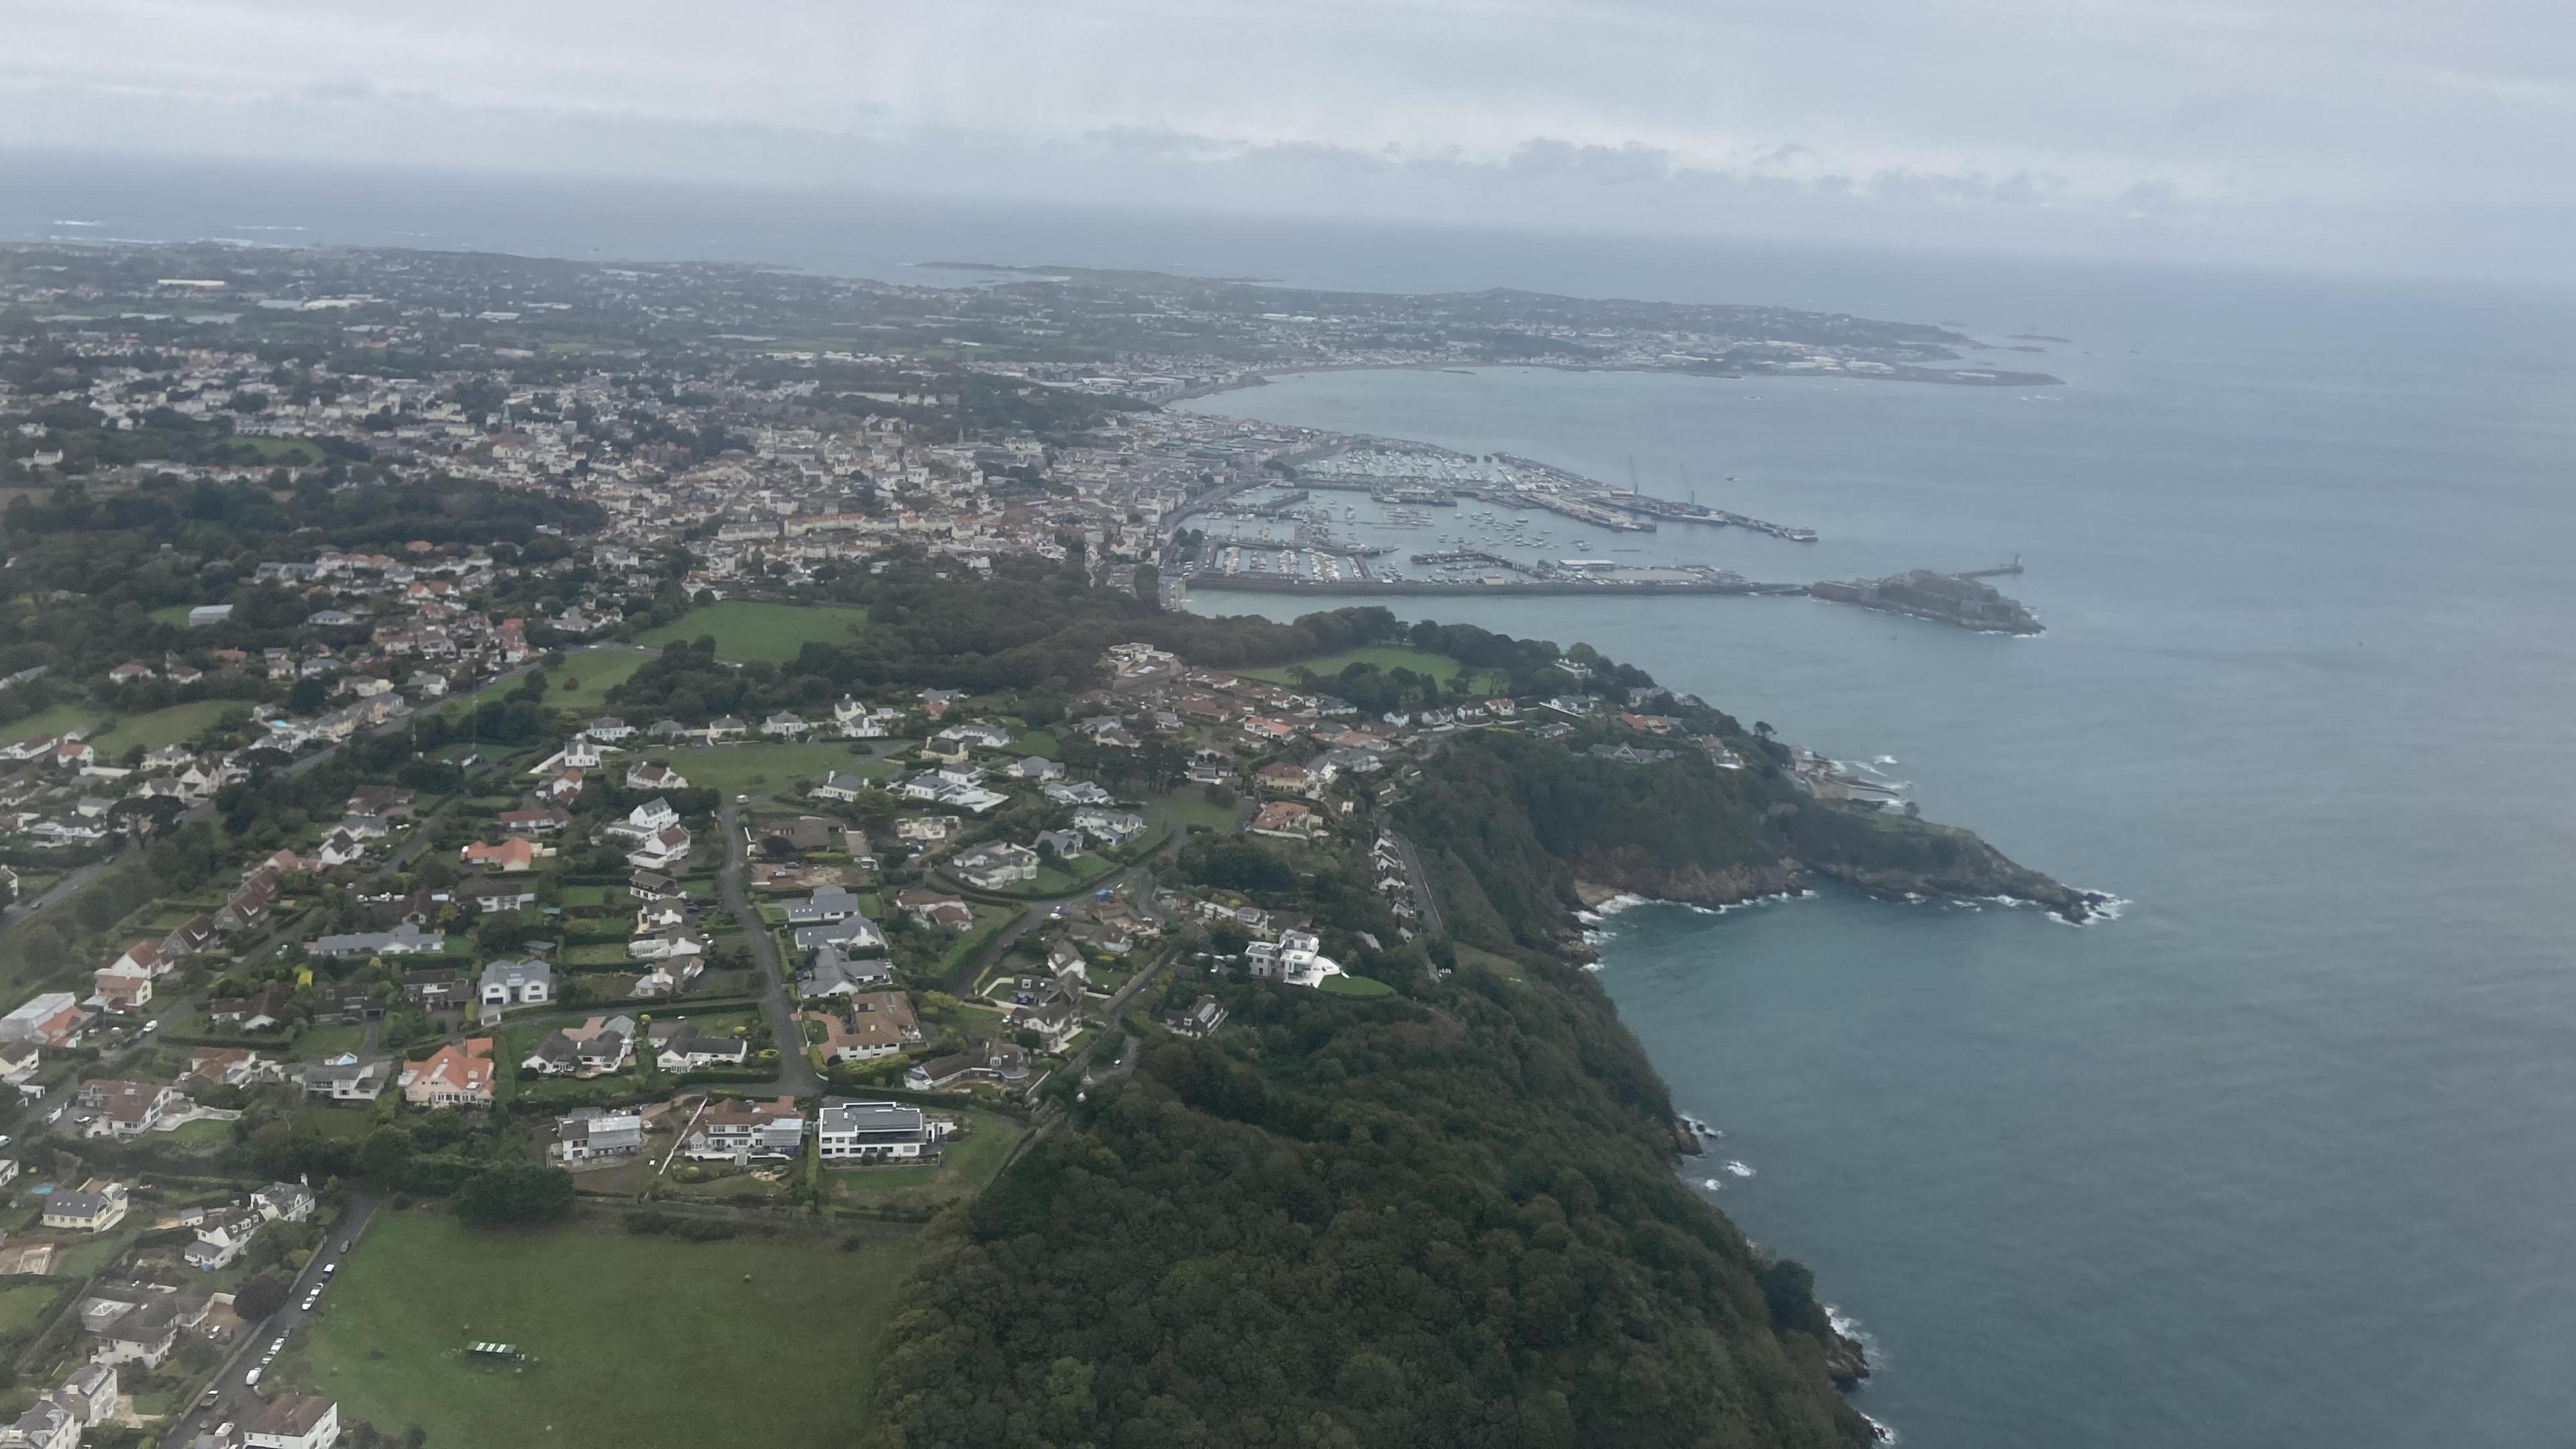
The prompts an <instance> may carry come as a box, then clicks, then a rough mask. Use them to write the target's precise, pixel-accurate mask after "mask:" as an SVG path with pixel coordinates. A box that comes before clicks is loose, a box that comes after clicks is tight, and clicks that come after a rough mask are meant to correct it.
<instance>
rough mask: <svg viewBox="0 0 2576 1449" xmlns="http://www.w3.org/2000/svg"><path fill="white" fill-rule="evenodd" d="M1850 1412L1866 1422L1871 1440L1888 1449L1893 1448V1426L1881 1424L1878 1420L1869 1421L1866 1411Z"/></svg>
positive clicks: (1894, 1434) (1894, 1435)
mask: <svg viewBox="0 0 2576 1449" xmlns="http://www.w3.org/2000/svg"><path fill="white" fill-rule="evenodd" d="M1852 1412H1854V1413H1856V1414H1859V1415H1860V1416H1861V1418H1863V1419H1865V1420H1868V1422H1869V1433H1870V1437H1871V1438H1872V1439H1874V1440H1876V1441H1877V1442H1878V1443H1880V1444H1884V1445H1888V1446H1890V1449H1893V1446H1894V1445H1895V1443H1896V1426H1895V1425H1893V1424H1886V1423H1881V1422H1880V1421H1879V1420H1876V1419H1871V1418H1870V1417H1869V1414H1868V1412H1867V1411H1866V1410H1861V1409H1855V1410H1853V1411H1852Z"/></svg>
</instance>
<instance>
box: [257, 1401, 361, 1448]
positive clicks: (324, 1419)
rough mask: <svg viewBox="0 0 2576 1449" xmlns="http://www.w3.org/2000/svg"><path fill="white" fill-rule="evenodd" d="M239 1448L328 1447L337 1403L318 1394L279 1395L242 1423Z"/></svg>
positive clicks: (336, 1426) (335, 1434) (334, 1433)
mask: <svg viewBox="0 0 2576 1449" xmlns="http://www.w3.org/2000/svg"><path fill="white" fill-rule="evenodd" d="M241 1435H242V1446H243V1449H331V1446H332V1445H334V1444H337V1443H339V1442H340V1406H339V1404H337V1403H336V1402H334V1401H332V1400H330V1399H326V1398H323V1397H321V1396H320V1395H318V1394H280V1395H278V1396H277V1397H276V1398H274V1399H271V1400H269V1401H268V1403H267V1404H266V1405H265V1406H264V1407H262V1408H261V1409H260V1410H259V1411H258V1412H257V1413H255V1414H253V1415H252V1416H251V1417H250V1418H249V1419H248V1420H247V1421H245V1422H244V1423H243V1424H242V1429H241Z"/></svg>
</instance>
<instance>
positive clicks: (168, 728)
mask: <svg viewBox="0 0 2576 1449" xmlns="http://www.w3.org/2000/svg"><path fill="white" fill-rule="evenodd" d="M248 713H250V706H249V705H247V704H245V703H243V702H242V701H240V700H238V699H201V700H198V701H196V702H195V703H193V704H174V705H172V706H170V707H169V708H168V709H156V710H154V711H152V712H151V713H150V714H138V715H135V716H133V717H131V718H129V719H122V720H118V721H117V722H116V727H115V728H114V729H111V730H109V731H108V732H107V733H105V734H102V735H97V736H95V737H93V738H92V739H91V740H90V742H89V743H90V748H92V749H94V750H96V751H98V753H99V758H100V759H101V760H105V759H106V758H107V757H109V756H111V755H121V754H124V753H125V752H126V751H127V750H130V749H132V748H134V747H135V746H136V745H141V746H142V747H143V748H145V749H147V750H157V749H159V748H161V747H162V746H163V745H179V744H185V743H187V742H188V741H190V740H192V739H195V738H196V737H197V733H198V731H200V730H203V729H204V728H205V727H206V726H208V725H211V724H213V723H215V722H216V721H218V720H221V719H223V718H224V717H225V716H226V715H246V714H248Z"/></svg>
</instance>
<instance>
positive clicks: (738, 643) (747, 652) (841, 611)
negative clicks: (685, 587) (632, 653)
mask: <svg viewBox="0 0 2576 1449" xmlns="http://www.w3.org/2000/svg"><path fill="white" fill-rule="evenodd" d="M867 622H868V611H867V610H865V609H861V608H854V607H849V606H837V607H836V606H824V607H816V608H807V607H804V606H803V605H799V604H757V603H753V602H751V601H749V600H747V599H727V600H725V601H723V602H722V603H716V604H708V605H705V606H704V607H701V608H696V609H691V610H690V611H689V612H688V613H686V614H683V615H681V616H680V619H679V622H677V623H673V624H665V625H663V626H662V627H661V628H659V629H649V630H646V631H645V632H644V633H642V634H639V635H637V636H636V642H637V643H640V644H643V645H646V646H647V647H649V648H653V649H659V648H661V647H662V646H663V645H665V644H669V643H671V642H673V641H674V640H680V641H687V640H694V639H696V638H698V637H700V636H701V635H707V636H712V637H713V638H714V639H715V641H716V657H717V658H719V659H739V660H753V659H765V660H767V661H769V662H770V663H772V664H785V663H786V662H788V661H789V660H791V659H794V658H795V657H796V655H797V651H799V650H801V649H803V648H804V647H805V646H806V644H807V643H809V642H812V643H819V644H846V643H848V642H849V640H850V636H851V634H852V633H853V632H854V631H856V630H857V629H858V628H859V627H860V626H861V625H864V624H866V623H867Z"/></svg>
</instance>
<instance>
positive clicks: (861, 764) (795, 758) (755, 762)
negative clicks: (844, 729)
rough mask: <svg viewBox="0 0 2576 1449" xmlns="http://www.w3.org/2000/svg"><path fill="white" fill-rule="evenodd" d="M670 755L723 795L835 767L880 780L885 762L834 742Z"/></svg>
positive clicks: (697, 781) (781, 786)
mask: <svg viewBox="0 0 2576 1449" xmlns="http://www.w3.org/2000/svg"><path fill="white" fill-rule="evenodd" d="M652 758H654V759H661V758H663V757H662V756H659V755H655V756H652ZM669 758H670V761H671V768H672V769H674V770H677V771H679V772H680V774H681V775H682V776H683V777H684V778H686V779H687V780H688V782H689V783H690V784H691V785H694V786H696V787H698V788H700V789H703V790H713V791H715V792H716V793H717V794H719V795H726V796H732V795H747V794H765V793H767V792H770V791H778V790H785V789H786V788H787V786H788V783H789V782H790V781H793V780H820V779H822V778H823V777H824V776H825V775H828V774H831V773H833V772H834V771H836V770H837V771H839V772H841V773H842V774H845V775H857V776H860V777H862V778H864V779H870V780H874V779H880V778H883V776H884V775H885V772H886V769H887V765H886V762H885V761H883V760H872V759H869V758H868V757H866V756H865V755H855V754H852V753H850V746H849V745H848V744H846V743H843V742H840V741H837V740H835V741H827V742H825V743H823V744H816V745H701V746H699V747H698V748H696V749H694V750H677V751H674V752H672V754H671V755H670V756H669Z"/></svg>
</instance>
